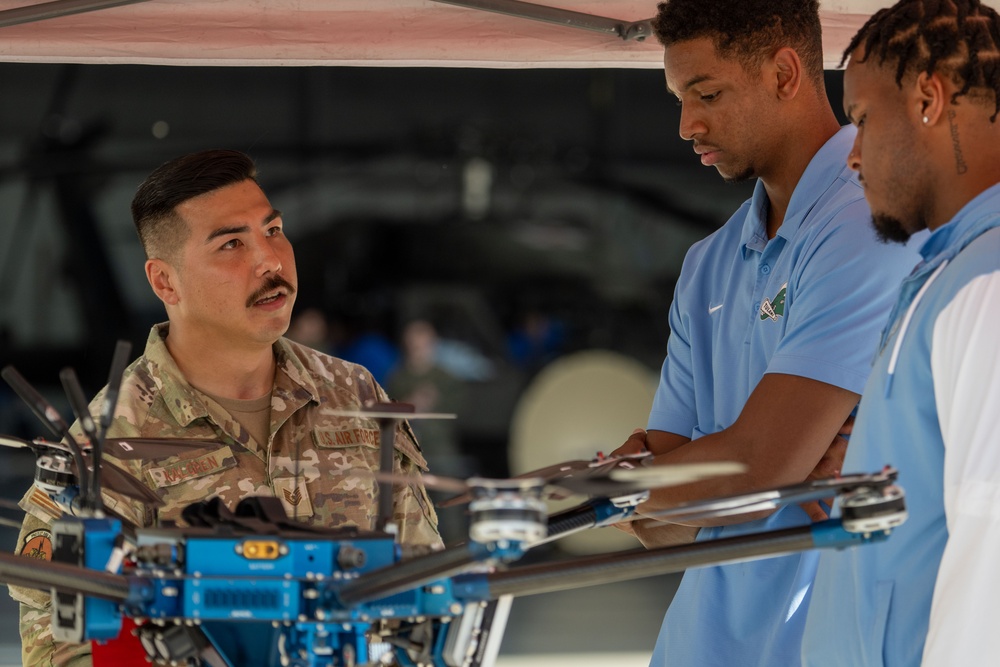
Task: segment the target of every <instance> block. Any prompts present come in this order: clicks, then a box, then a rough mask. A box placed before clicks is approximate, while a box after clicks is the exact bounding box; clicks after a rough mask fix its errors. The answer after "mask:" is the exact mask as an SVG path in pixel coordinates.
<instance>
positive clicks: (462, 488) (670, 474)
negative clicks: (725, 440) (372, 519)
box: [372, 452, 746, 507]
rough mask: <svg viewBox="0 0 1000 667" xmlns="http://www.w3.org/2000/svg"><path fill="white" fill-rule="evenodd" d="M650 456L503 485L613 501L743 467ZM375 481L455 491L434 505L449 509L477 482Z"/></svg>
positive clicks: (567, 467) (555, 468)
mask: <svg viewBox="0 0 1000 667" xmlns="http://www.w3.org/2000/svg"><path fill="white" fill-rule="evenodd" d="M651 457H652V455H651V454H649V453H648V452H644V453H642V454H629V455H625V456H620V457H604V456H603V455H600V454H599V455H598V456H597V457H595V458H594V459H592V460H591V461H566V462H564V463H557V464H554V465H550V466H546V467H545V468H540V469H538V470H533V471H531V472H527V473H524V474H521V475H517V476H516V477H513V478H511V479H510V480H508V481H514V480H521V481H529V480H534V481H535V482H536V483H537V486H538V487H539V488H543V487H544V489H545V494H544V495H545V496H546V497H548V498H554V499H561V498H565V497H568V496H570V495H574V494H578V495H583V496H605V497H618V496H624V495H631V494H635V493H639V492H643V491H649V490H650V489H657V488H660V487H665V486H677V485H680V484H689V483H691V482H697V481H700V480H703V479H709V478H713V477H722V476H726V475H736V474H740V473H742V472H744V471H745V470H746V466H744V465H743V464H742V463H736V462H732V461H719V462H712V463H683V464H674V465H670V466H647V465H645V464H646V462H647V461H648V460H649V459H650V458H651ZM372 474H373V475H374V476H375V477H376V478H377V479H379V480H389V481H399V482H408V481H416V480H417V479H419V480H420V481H421V482H423V484H424V486H425V487H426V488H429V489H434V490H438V491H452V492H459V493H460V494H461V495H458V496H455V497H453V498H449V499H447V500H445V501H443V502H441V503H438V506H439V507H451V506H453V505H460V504H464V503H468V502H471V501H472V500H473V499H474V496H475V493H476V491H477V490H478V489H479V488H480V487H481V486H482V483H483V482H484V481H494V482H495V481H502V480H483V479H481V478H477V477H473V478H471V479H469V480H468V481H466V480H460V479H454V478H451V477H440V476H437V475H420V476H419V478H417V477H414V476H409V475H400V474H396V473H385V472H381V471H380V472H378V473H372Z"/></svg>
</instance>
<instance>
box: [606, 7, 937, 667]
mask: <svg viewBox="0 0 1000 667" xmlns="http://www.w3.org/2000/svg"><path fill="white" fill-rule="evenodd" d="M654 29H655V31H656V34H657V37H658V38H659V40H660V42H661V43H662V44H663V45H664V47H665V51H664V68H665V73H666V83H667V88H668V90H669V91H670V92H671V93H672V94H673V95H674V96H676V97H677V99H678V101H679V102H680V104H681V118H680V128H679V129H680V135H681V137H683V138H684V139H686V140H690V141H691V142H692V143H693V148H694V151H695V152H696V153H698V154H699V155H700V156H701V163H702V164H703V165H705V166H712V167H715V168H716V169H717V170H718V172H719V174H720V175H721V176H722V177H723V178H724V179H726V180H730V181H735V180H745V179H749V178H756V179H757V185H756V188H755V190H754V193H753V197H752V198H751V199H750V200H749V201H747V202H746V203H744V204H743V206H742V207H741V208H740V209H739V210H738V211H737V212H736V213H735V214H733V216H732V217H731V218H730V220H729V221H728V222H727V223H726V224H725V225H724V226H723V227H722V228H721V229H719V230H718V231H716V232H715V233H713V234H712V235H711V236H709V237H708V238H707V239H705V240H703V241H700V242H699V243H697V244H695V245H694V246H693V247H692V248H691V250H690V251H688V253H687V256H686V257H685V259H684V265H683V267H682V269H681V275H680V278H679V279H678V282H677V289H676V291H675V294H674V300H673V303H672V305H671V307H670V328H671V331H670V338H669V340H668V341H667V356H666V360H665V361H664V363H663V369H662V373H661V378H660V385H659V388H658V389H657V392H656V396H655V398H654V400H653V406H652V410H651V412H650V416H649V420H648V423H647V428H648V430H645V431H644V430H638V432H637V433H635V434H633V436H632V437H631V438H629V439H628V441H627V442H626V443H625V444H624V445H623V446H622V447H621V448H619V450H618V451H619V452H628V451H635V450H638V449H640V448H642V447H646V448H648V449H649V451H651V452H653V453H654V454H655V455H656V462H657V463H661V464H665V465H669V464H672V463H679V462H691V461H706V460H735V461H740V462H742V463H744V464H746V466H747V469H748V472H747V474H745V475H736V476H732V477H726V478H719V479H713V480H708V481H705V482H700V483H698V484H691V485H685V486H683V487H673V488H666V489H659V490H656V491H654V492H653V493H652V494H651V497H650V500H649V502H648V503H645V504H643V505H642V506H641V507H640V512H641V513H645V514H650V513H653V512H655V510H656V509H659V508H661V507H669V506H671V505H674V504H676V503H678V502H682V501H685V500H692V499H697V498H709V497H718V496H724V495H729V494H735V493H744V492H749V491H752V490H759V489H763V488H773V487H775V486H782V485H786V484H793V483H797V482H802V481H804V480H806V479H807V478H810V477H816V476H823V475H830V474H833V473H834V472H835V471H836V470H838V469H839V468H840V462H841V459H842V456H843V447H844V446H845V441H844V440H843V438H840V437H838V432H839V431H840V429H841V427H842V426H843V425H844V424H845V422H848V420H849V417H850V415H851V413H852V411H853V410H854V408H855V407H856V405H857V403H858V399H859V395H860V393H861V390H862V388H863V387H864V384H865V381H866V380H867V377H868V373H869V371H870V369H871V356H872V350H873V349H874V347H875V345H876V343H877V341H878V334H879V331H880V329H881V326H882V324H883V322H884V321H885V318H886V317H887V316H888V313H889V308H890V306H891V302H892V294H893V292H894V290H895V287H896V285H898V283H899V281H900V280H901V279H902V278H903V276H905V275H906V273H907V272H909V270H910V269H911V268H912V267H913V265H914V264H915V263H916V261H917V259H918V257H917V254H916V252H915V251H912V250H907V249H906V248H903V247H893V246H887V245H885V244H881V243H879V242H878V240H877V239H876V237H875V234H874V231H873V230H872V229H871V228H870V226H869V224H868V221H869V219H870V217H871V214H870V211H869V209H868V207H867V206H866V204H865V201H864V194H863V192H862V189H861V187H860V185H859V183H858V181H857V179H856V178H854V177H853V175H852V174H851V171H850V170H849V169H848V168H847V165H846V164H845V160H846V157H847V154H848V152H849V150H850V147H851V144H852V142H853V140H854V133H855V131H854V129H853V128H850V127H846V128H841V127H840V124H839V123H838V122H837V119H836V116H835V115H834V113H833V109H832V107H831V105H830V101H829V99H828V98H827V95H826V90H825V87H824V83H823V58H822V35H821V28H820V21H819V7H818V2H817V1H816V0H712V1H711V2H706V1H705V0H670V1H669V2H664V3H661V4H660V5H659V13H658V15H657V17H656V19H655V20H654ZM825 517H826V513H825V510H824V508H822V507H820V506H819V504H814V506H812V507H809V508H800V507H797V506H796V507H788V508H783V509H781V510H779V511H777V512H773V513H772V512H761V513H759V514H757V515H755V516H753V517H747V516H744V517H736V518H729V519H727V520H716V521H715V522H712V521H704V522H699V523H698V526H696V527H695V528H694V531H695V532H698V539H700V540H704V539H714V538H724V537H729V536H736V535H740V534H745V533H756V532H761V531H767V530H778V529H782V528H788V527H793V526H801V525H807V524H808V523H809V521H810V519H818V518H825ZM736 522H741V523H736ZM724 524H731V525H724ZM632 526H634V528H633V531H634V533H635V535H636V537H638V538H639V539H640V540H641V541H642V542H643V544H645V545H647V546H659V545H665V544H669V543H670V542H671V541H677V540H678V537H679V536H680V539H683V537H684V535H685V534H686V535H691V533H692V530H691V527H689V526H677V525H674V524H666V523H663V522H659V521H657V520H656V519H655V517H653V518H647V519H644V520H640V521H636V522H634V523H633V524H632ZM698 528H700V531H698ZM688 539H690V537H689V538H688ZM817 561H818V555H817V554H815V553H807V554H795V555H790V556H784V557H781V558H774V559H768V560H761V561H756V562H751V563H736V564H730V565H725V566H720V567H710V568H698V569H692V570H689V571H688V572H686V573H685V574H684V578H683V580H682V582H681V584H680V588H679V589H678V591H677V593H676V595H675V596H674V598H673V601H672V602H671V605H670V608H669V610H668V611H667V614H666V618H665V619H664V622H663V629H662V630H661V632H660V636H659V639H658V641H657V644H656V648H655V651H654V654H653V659H652V664H653V665H657V666H659V665H669V666H670V667H677V666H691V667H706V666H707V667H733V666H736V665H738V666H740V667H747V666H752V665H760V666H761V667H795V666H796V665H798V663H799V655H800V649H801V638H802V631H803V628H804V625H805V616H806V609H807V607H808V605H809V599H810V594H811V592H812V588H811V586H812V579H813V576H814V574H815V568H816V564H817Z"/></svg>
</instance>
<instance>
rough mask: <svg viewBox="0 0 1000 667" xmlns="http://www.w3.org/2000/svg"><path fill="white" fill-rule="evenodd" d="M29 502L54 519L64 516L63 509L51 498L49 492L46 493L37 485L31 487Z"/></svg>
mask: <svg viewBox="0 0 1000 667" xmlns="http://www.w3.org/2000/svg"><path fill="white" fill-rule="evenodd" d="M26 500H27V502H28V504H29V505H33V506H35V507H37V508H38V509H40V510H41V511H42V512H44V513H45V514H47V515H49V516H50V517H52V518H53V519H58V518H60V517H62V515H63V511H62V508H60V507H59V505H57V504H56V502H55V501H54V500H52V498H49V494H47V493H45V492H44V491H42V490H41V489H39V488H38V487H37V486H34V485H33V486H32V487H31V493H30V494H28V497H27V499H26Z"/></svg>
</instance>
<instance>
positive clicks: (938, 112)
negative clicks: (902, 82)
mask: <svg viewBox="0 0 1000 667" xmlns="http://www.w3.org/2000/svg"><path fill="white" fill-rule="evenodd" d="M911 95H912V96H913V100H914V103H913V104H911V107H912V108H914V109H915V110H916V112H917V114H918V118H919V120H920V123H919V124H922V125H926V126H927V127H931V126H933V125H934V124H936V123H937V122H938V121H939V120H941V119H942V117H943V116H944V112H945V110H946V109H947V107H948V105H949V104H950V96H951V86H950V85H949V84H948V83H947V82H946V81H945V80H944V79H943V78H942V77H941V75H940V74H938V73H937V72H934V73H932V74H928V73H927V72H921V73H920V74H918V75H917V78H916V81H915V82H914V84H913V88H912V90H911Z"/></svg>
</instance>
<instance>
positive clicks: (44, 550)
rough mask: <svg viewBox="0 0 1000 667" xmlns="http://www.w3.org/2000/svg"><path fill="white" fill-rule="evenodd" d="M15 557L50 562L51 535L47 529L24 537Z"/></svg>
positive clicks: (35, 531)
mask: <svg viewBox="0 0 1000 667" xmlns="http://www.w3.org/2000/svg"><path fill="white" fill-rule="evenodd" d="M17 555H18V556H26V557H28V558H38V559H40V560H52V533H51V532H50V531H49V530H48V529H47V528H39V529H38V530H33V531H31V532H30V533H28V534H27V535H25V536H24V542H23V543H22V544H21V546H20V548H19V549H18V550H17Z"/></svg>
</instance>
